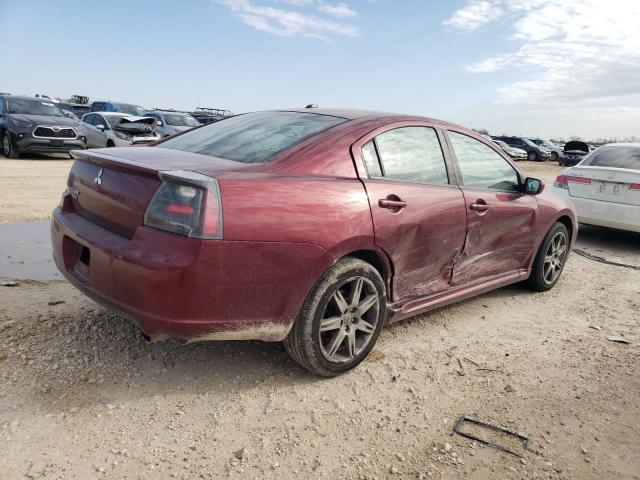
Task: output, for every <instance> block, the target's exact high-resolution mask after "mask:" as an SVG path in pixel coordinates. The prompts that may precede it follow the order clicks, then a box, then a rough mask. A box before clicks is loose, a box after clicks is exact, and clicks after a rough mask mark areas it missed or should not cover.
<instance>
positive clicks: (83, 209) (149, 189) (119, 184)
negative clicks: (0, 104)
mask: <svg viewBox="0 0 640 480" xmlns="http://www.w3.org/2000/svg"><path fill="white" fill-rule="evenodd" d="M73 155H74V157H75V158H76V161H75V163H74V164H73V167H72V168H71V172H70V173H69V179H68V182H67V183H68V186H69V191H70V192H72V200H71V202H72V205H73V208H74V210H75V211H76V213H78V214H79V215H80V216H82V217H83V218H85V219H87V220H89V221H91V222H93V223H95V224H97V225H100V226H102V227H103V228H106V229H108V230H110V231H112V232H114V233H117V234H119V235H122V236H124V237H127V238H132V237H133V235H134V233H135V231H136V229H137V228H139V227H141V226H142V225H143V224H144V214H145V211H146V209H147V205H148V204H149V201H150V200H151V197H152V196H153V194H154V193H155V191H156V189H157V188H158V186H159V185H160V183H161V180H160V178H159V177H158V172H159V171H167V170H189V171H193V172H199V171H201V170H203V169H206V172H200V173H205V174H207V175H211V174H212V172H219V173H222V172H224V171H225V170H230V169H234V168H237V167H238V162H232V161H228V160H223V159H219V158H215V157H209V156H205V155H200V154H196V153H187V152H178V151H176V150H169V149H163V148H154V147H129V148H109V149H98V150H90V151H85V150H76V151H74V152H73Z"/></svg>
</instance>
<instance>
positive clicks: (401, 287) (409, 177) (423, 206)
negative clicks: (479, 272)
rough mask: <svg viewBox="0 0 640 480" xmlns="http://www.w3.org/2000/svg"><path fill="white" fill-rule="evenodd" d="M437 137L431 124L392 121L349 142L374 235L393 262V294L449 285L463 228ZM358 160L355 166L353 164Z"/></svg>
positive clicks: (398, 297)
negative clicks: (353, 141)
mask: <svg viewBox="0 0 640 480" xmlns="http://www.w3.org/2000/svg"><path fill="white" fill-rule="evenodd" d="M441 140H442V137H441V136H440V135H439V134H438V132H437V131H436V129H435V128H433V127H432V126H430V125H429V124H420V125H417V124H405V123H403V124H396V125H394V126H386V127H383V128H381V129H378V130H376V131H375V132H372V133H371V134H370V135H368V136H366V137H364V138H363V139H362V140H360V141H359V142H357V143H356V144H354V146H353V155H354V158H355V159H356V163H359V162H361V165H362V166H364V167H365V169H366V170H365V174H362V175H361V179H362V181H363V183H364V185H365V188H366V190H367V194H368V197H369V204H370V207H371V214H372V218H373V225H374V231H375V242H376V244H377V245H378V246H379V247H380V248H381V249H382V250H384V251H385V252H386V253H387V255H389V257H390V258H391V260H392V262H393V267H394V280H393V286H392V288H393V300H394V301H405V300H409V299H412V298H419V297H423V296H426V295H431V294H435V293H439V292H442V291H444V290H447V289H448V288H449V285H450V281H451V267H452V265H453V262H454V261H455V259H456V257H457V256H458V255H459V254H460V252H461V250H462V246H463V244H464V237H465V230H466V215H465V204H464V198H463V196H462V192H461V191H460V189H459V188H458V186H457V185H455V182H454V181H453V180H452V181H451V182H450V181H449V178H452V179H453V178H455V176H454V175H452V172H451V171H449V169H448V168H447V162H446V161H445V156H444V155H443V149H442V146H441ZM361 168H362V167H359V171H360V169H361Z"/></svg>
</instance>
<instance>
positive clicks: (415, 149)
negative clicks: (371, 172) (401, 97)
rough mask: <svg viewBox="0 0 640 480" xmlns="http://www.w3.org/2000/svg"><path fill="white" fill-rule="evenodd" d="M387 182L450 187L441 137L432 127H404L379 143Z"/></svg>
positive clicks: (384, 134) (378, 140)
mask: <svg viewBox="0 0 640 480" xmlns="http://www.w3.org/2000/svg"><path fill="white" fill-rule="evenodd" d="M375 141H376V145H377V147H378V152H379V154H380V160H381V162H382V169H383V175H384V177H385V178H390V179H394V180H404V181H408V182H419V183H430V184H436V185H446V184H448V183H449V177H448V176H447V168H446V166H445V163H444V155H443V154H442V148H441V147H440V141H439V140H438V135H437V134H436V131H435V130H434V129H433V128H429V127H402V128H396V129H394V130H389V131H388V132H384V133H381V134H380V135H378V136H377V137H376V139H375Z"/></svg>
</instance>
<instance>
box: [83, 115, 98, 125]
mask: <svg viewBox="0 0 640 480" xmlns="http://www.w3.org/2000/svg"><path fill="white" fill-rule="evenodd" d="M95 117H96V116H95V115H85V116H84V117H82V122H83V123H86V124H88V125H95V123H93V122H94V119H95Z"/></svg>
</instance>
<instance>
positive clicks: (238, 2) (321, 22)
mask: <svg viewBox="0 0 640 480" xmlns="http://www.w3.org/2000/svg"><path fill="white" fill-rule="evenodd" d="M216 3H217V4H219V5H222V6H224V7H227V8H228V9H230V10H231V11H232V12H233V13H234V14H235V15H236V16H237V17H238V18H240V20H242V21H243V22H244V23H246V24H247V25H249V26H251V27H253V28H255V29H258V30H261V31H263V32H267V33H271V34H273V35H278V36H282V37H305V38H316V39H321V40H327V41H328V40H330V39H331V37H333V36H336V35H341V36H347V37H355V36H358V35H359V34H360V32H359V30H358V28H357V27H355V26H354V25H351V24H349V23H344V22H342V21H338V20H332V19H328V18H324V17H320V16H317V15H313V14H311V13H308V8H306V7H310V6H312V5H314V6H315V8H316V9H317V10H319V11H321V12H322V13H325V14H328V15H331V16H333V17H339V18H344V17H353V16H355V15H357V13H356V12H355V11H354V10H351V9H350V8H349V7H348V5H346V4H344V3H341V4H338V5H333V4H326V3H324V2H316V1H315V0H281V1H280V3H285V4H287V5H290V6H292V7H296V8H299V9H300V8H303V9H304V11H298V10H292V9H287V8H275V7H272V6H265V5H256V4H254V3H253V1H252V0H216ZM262 3H264V2H262Z"/></svg>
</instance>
